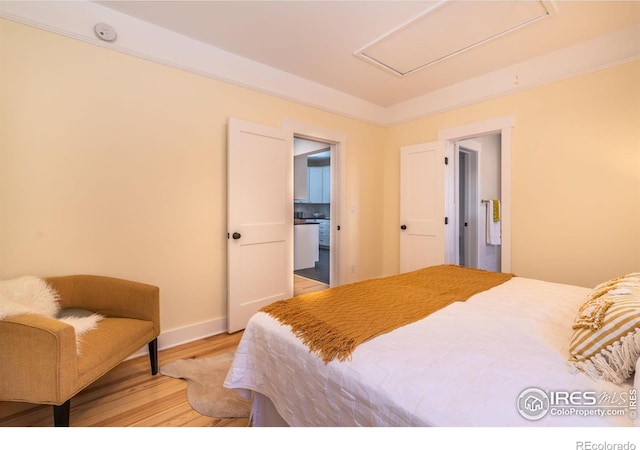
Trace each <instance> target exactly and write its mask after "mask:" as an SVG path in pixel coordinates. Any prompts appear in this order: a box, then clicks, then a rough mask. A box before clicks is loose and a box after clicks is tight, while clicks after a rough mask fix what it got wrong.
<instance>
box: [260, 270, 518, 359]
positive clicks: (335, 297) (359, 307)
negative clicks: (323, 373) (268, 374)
mask: <svg viewBox="0 0 640 450" xmlns="http://www.w3.org/2000/svg"><path fill="white" fill-rule="evenodd" d="M511 277H513V275H512V274H506V273H497V272H488V271H485V270H479V269H469V268H465V267H460V266H453V265H442V266H434V267H427V268H425V269H420V270H416V271H413V272H408V273H404V274H400V275H393V276H388V277H382V278H374V279H371V280H365V281H360V282H356V283H352V284H346V285H343V286H339V287H335V288H331V289H326V290H324V291H318V292H312V293H309V294H304V295H300V296H298V297H294V298H292V299H289V300H281V301H278V302H275V303H272V304H270V305H268V306H265V307H264V308H262V309H261V311H264V312H266V313H268V314H269V315H271V316H272V317H274V318H275V319H277V320H278V321H280V323H282V324H284V325H289V326H291V329H292V331H293V333H294V334H295V335H296V336H297V337H298V338H300V339H301V340H302V341H303V342H304V343H305V345H307V346H308V347H309V348H310V350H311V351H314V352H316V353H317V354H318V355H319V356H320V357H321V358H322V359H323V361H324V362H325V363H326V362H329V361H331V360H333V359H334V358H338V359H339V360H340V361H344V360H346V359H348V358H349V357H350V355H351V353H352V352H353V350H354V349H355V348H356V347H357V346H358V345H359V344H361V343H363V342H365V341H368V340H369V339H372V338H374V337H376V336H379V335H381V334H384V333H387V332H389V331H391V330H394V329H396V328H398V327H401V326H403V325H407V324H409V323H412V322H415V321H417V320H420V319H423V318H424V317H426V316H428V315H429V314H431V313H433V312H434V311H437V310H439V309H441V308H444V307H445V306H447V305H449V304H451V303H453V302H456V301H464V300H466V299H468V298H469V297H471V296H472V295H474V294H477V293H478V292H482V291H484V290H487V289H489V288H492V287H494V286H497V285H499V284H502V283H504V282H505V281H507V280H509V279H510V278H511Z"/></svg>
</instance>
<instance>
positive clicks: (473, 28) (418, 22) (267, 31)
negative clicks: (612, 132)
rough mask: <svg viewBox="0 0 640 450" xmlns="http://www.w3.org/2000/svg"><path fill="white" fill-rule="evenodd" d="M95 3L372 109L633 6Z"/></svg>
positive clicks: (627, 12)
mask: <svg viewBox="0 0 640 450" xmlns="http://www.w3.org/2000/svg"><path fill="white" fill-rule="evenodd" d="M97 3H99V4H101V5H103V6H105V7H107V8H110V9H113V10H116V11H118V12H120V13H124V14H126V15H128V16H132V17H135V18H138V19H141V20H143V21H145V22H149V23H151V24H154V25H158V26H160V27H163V28H165V29H168V30H172V31H175V32H177V33H179V34H182V35H184V36H188V37H190V38H193V39H196V40H198V41H201V42H203V43H206V44H209V45H211V46H214V47H217V48H219V49H223V50H226V51H228V52H232V53H234V54H236V55H240V56H243V57H245V58H248V59H250V60H253V61H256V62H259V63H262V64H264V65H266V66H270V67H273V68H276V69H280V70H282V71H284V72H288V73H290V74H294V75H296V76H298V77H301V78H303V79H306V80H310V81H313V82H316V83H319V84H321V85H324V86H327V87H331V88H333V89H336V90H338V91H341V92H343V93H346V94H350V95H352V96H354V97H357V98H359V99H362V100H365V101H367V102H370V103H372V104H375V105H378V106H382V107H390V106H392V105H395V104H398V103H400V102H404V101H407V100H410V99H413V98H415V97H419V96H424V95H426V94H429V93H431V92H435V91H438V90H440V89H443V88H445V87H447V86H451V85H454V84H456V83H460V82H462V81H464V80H468V79H472V78H474V77H478V76H480V75H482V74H486V73H489V72H493V71H496V70H498V69H503V68H505V67H508V66H514V65H516V66H517V65H518V64H519V63H522V62H523V61H527V60H529V59H531V58H536V57H539V56H541V55H544V54H548V53H551V52H554V51H557V50H560V49H563V48H567V47H570V46H572V45H575V44H577V43H580V42H583V41H586V40H591V39H594V38H597V37H599V36H603V35H606V34H609V33H613V32H615V31H618V30H622V29H627V28H629V27H632V26H634V25H637V24H639V23H640V2H638V1H622V2H616V1H555V2H546V1H545V2H541V1H538V0H525V1H523V0H520V1H511V0H501V1H488V0H476V1H444V2H442V1H353V0H352V1H268V0H267V1H265V0H263V1H238V0H236V1H107V2H97ZM541 12H542V14H543V15H544V17H543V18H542V19H540V20H537V21H534V22H533V23H530V24H528V25H525V26H523V27H521V28H518V29H516V30H514V31H512V32H508V33H505V34H503V35H498V36H497V37H495V38H494V39H488V40H485V39H487V38H490V37H492V36H496V35H497V34H498V33H500V31H501V30H506V29H508V28H510V27H513V26H515V25H516V24H517V23H519V22H522V21H525V20H528V19H529V18H533V17H538V16H539V15H540V13H541ZM547 12H549V14H546V13H547ZM638 39H639V40H640V36H639V37H638ZM483 40H485V41H484V42H483ZM476 43H478V45H474V44H476ZM460 48H466V50H464V51H462V52H459V53H457V54H453V55H452V56H450V57H445V58H442V59H439V58H441V57H442V56H446V55H449V54H451V53H452V52H455V51H456V50H457V49H460ZM363 49H364V52H365V53H367V54H368V55H373V57H375V58H376V59H381V60H382V61H383V62H384V63H385V64H387V63H388V64H389V65H391V66H396V67H398V68H399V69H398V72H400V74H398V73H395V74H394V73H392V72H393V71H389V70H388V69H385V68H384V67H383V66H382V65H380V64H374V63H372V62H371V61H367V60H365V59H363V58H362V57H358V56H357V55H356V53H358V52H359V51H360V50H363ZM433 60H436V61H435V62H433V63H431V64H428V63H430V62H431V61H433ZM425 64H428V65H426V67H421V66H422V65H425ZM414 68H416V70H413V69H414ZM405 72H409V73H406V74H405V75H402V73H405Z"/></svg>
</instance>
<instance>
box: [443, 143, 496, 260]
mask: <svg viewBox="0 0 640 450" xmlns="http://www.w3.org/2000/svg"><path fill="white" fill-rule="evenodd" d="M454 152H455V155H454V161H455V164H454V172H455V175H454V180H455V181H454V199H455V205H456V214H455V218H456V219H455V230H456V238H455V244H456V250H455V254H456V263H457V264H459V265H461V266H465V267H471V268H477V269H485V270H490V271H495V272H499V271H500V270H501V261H500V253H501V248H500V244H501V242H500V239H499V236H500V228H501V221H500V220H499V216H500V211H499V205H500V201H501V191H500V186H501V177H500V175H501V170H500V167H501V158H500V155H501V138H500V133H499V132H497V133H490V134H486V135H482V136H475V137H473V138H472V139H464V140H459V141H455V145H454ZM496 202H497V203H496ZM494 208H498V209H497V210H496V214H495V215H494V214H493V209H494ZM496 218H497V219H496ZM496 230H497V236H498V238H496Z"/></svg>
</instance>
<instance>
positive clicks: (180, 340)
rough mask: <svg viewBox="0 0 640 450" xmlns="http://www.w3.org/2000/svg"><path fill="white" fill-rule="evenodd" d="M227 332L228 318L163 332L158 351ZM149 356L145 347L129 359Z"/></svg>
mask: <svg viewBox="0 0 640 450" xmlns="http://www.w3.org/2000/svg"><path fill="white" fill-rule="evenodd" d="M226 332H227V318H226V317H221V318H219V319H213V320H208V321H206V322H200V323H196V324H193V325H189V326H186V327H183V328H176V329H173V330H168V331H162V332H161V333H160V336H158V350H166V349H168V348H171V347H175V346H177V345H182V344H186V343H188V342H193V341H196V340H198V339H202V338H205V337H209V336H215V335H217V334H221V333H226ZM148 354H149V349H148V348H147V346H146V345H145V346H144V347H142V348H141V349H140V350H138V351H137V352H135V353H133V354H132V355H131V356H129V357H128V358H127V360H129V359H133V358H137V357H139V356H146V355H148Z"/></svg>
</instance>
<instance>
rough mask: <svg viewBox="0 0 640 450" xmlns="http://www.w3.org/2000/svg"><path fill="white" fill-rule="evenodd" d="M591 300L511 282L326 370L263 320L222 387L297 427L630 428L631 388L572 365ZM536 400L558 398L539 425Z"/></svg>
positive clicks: (249, 331)
mask: <svg viewBox="0 0 640 450" xmlns="http://www.w3.org/2000/svg"><path fill="white" fill-rule="evenodd" d="M589 291H590V290H589V289H587V288H582V287H577V286H571V285H564V284H558V283H550V282H545V281H540V280H534V279H528V278H521V277H514V278H512V279H511V280H509V281H507V282H505V283H503V284H501V285H499V286H496V287H494V288H491V289H489V290H487V291H485V292H482V293H480V294H476V295H474V296H473V297H471V298H470V299H468V300H467V301H466V302H456V303H454V304H452V305H450V306H448V307H446V308H444V309H441V310H440V311H437V312H435V313H433V314H431V315H430V316H428V317H426V318H424V319H422V320H420V321H417V322H414V323H412V324H409V325H405V326H403V327H401V328H398V329H396V330H394V331H392V332H389V333H386V334H383V335H381V336H378V337H376V338H374V339H371V340H369V341H367V342H365V343H363V344H361V345H360V346H358V347H357V348H356V350H355V351H354V352H353V354H352V355H351V359H350V360H348V361H344V362H339V361H337V360H334V361H330V362H329V363H327V364H325V363H324V362H323V361H322V360H321V359H320V358H319V357H318V356H317V355H316V354H314V353H312V352H310V351H309V349H308V348H307V347H306V346H305V345H304V344H303V343H302V342H301V341H300V340H299V339H298V338H296V337H295V336H294V335H293V334H292V333H291V330H290V328H289V327H288V326H283V325H281V324H280V323H279V322H278V321H277V320H275V319H273V318H272V317H271V316H269V315H267V314H266V313H262V312H259V313H257V314H255V315H254V316H253V317H252V318H251V319H250V321H249V323H248V325H247V327H246V329H245V331H244V334H243V337H242V339H241V341H240V343H239V345H238V349H237V352H236V355H235V358H234V361H233V363H232V365H231V368H230V370H229V373H228V375H227V377H226V380H225V383H224V385H225V387H227V388H231V389H236V390H238V392H239V393H241V394H242V395H243V396H245V397H246V398H250V396H251V393H252V392H257V393H260V394H262V395H264V396H265V397H267V398H268V399H270V400H271V402H272V403H273V406H274V408H275V409H276V410H277V412H278V414H279V415H280V416H281V417H282V418H283V419H284V420H285V421H286V422H287V423H288V424H289V425H291V426H316V427H324V426H331V427H335V426H394V427H404V426H435V427H443V426H519V427H523V426H632V425H633V414H630V411H629V410H628V408H627V407H628V406H629V398H630V396H631V397H633V396H634V395H635V393H634V391H633V390H632V389H633V379H630V380H628V382H627V383H625V384H622V385H616V384H613V383H611V382H606V381H597V380H594V379H592V378H590V377H588V376H587V375H585V374H584V373H582V372H578V371H576V370H575V369H574V368H572V367H571V366H570V365H569V364H568V362H567V359H568V356H569V352H568V348H569V342H570V339H571V334H572V329H571V325H572V323H573V320H574V317H575V314H576V312H577V310H578V307H579V305H580V304H581V302H582V301H583V300H584V298H585V296H586V295H587V294H588V293H589ZM532 390H533V391H532ZM531 392H535V393H536V394H538V393H540V392H544V393H546V394H547V395H548V396H550V397H548V398H551V400H550V401H549V403H548V404H547V405H545V408H546V410H545V411H546V413H545V414H544V415H543V416H542V417H536V418H535V419H533V418H532V415H531V414H529V413H530V411H528V412H527V411H525V414H523V408H522V405H523V403H522V402H523V401H528V400H527V399H526V398H524V397H525V396H526V395H527V393H531ZM571 393H572V395H571V397H568V396H569V395H570V394H571ZM523 394H524V395H523ZM594 402H595V403H594Z"/></svg>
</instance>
